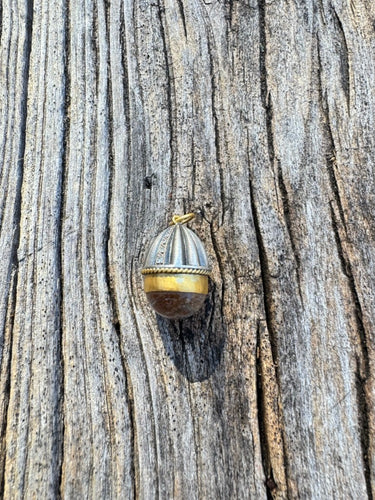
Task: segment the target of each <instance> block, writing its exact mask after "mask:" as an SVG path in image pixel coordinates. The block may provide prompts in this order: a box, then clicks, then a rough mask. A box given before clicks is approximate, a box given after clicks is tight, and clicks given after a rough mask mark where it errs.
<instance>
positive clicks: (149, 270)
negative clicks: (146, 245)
mask: <svg viewBox="0 0 375 500" xmlns="http://www.w3.org/2000/svg"><path fill="white" fill-rule="evenodd" d="M141 273H142V274H158V273H159V274H163V273H172V274H201V275H203V276H209V275H210V274H211V272H210V270H209V269H197V268H194V267H191V268H189V267H146V268H145V269H142V271H141Z"/></svg>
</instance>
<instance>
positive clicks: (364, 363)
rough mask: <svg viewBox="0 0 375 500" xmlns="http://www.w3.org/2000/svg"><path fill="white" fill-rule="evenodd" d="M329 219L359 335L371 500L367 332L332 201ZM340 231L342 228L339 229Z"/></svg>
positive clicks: (363, 442) (359, 405) (360, 401)
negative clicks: (346, 280) (346, 281)
mask: <svg viewBox="0 0 375 500" xmlns="http://www.w3.org/2000/svg"><path fill="white" fill-rule="evenodd" d="M330 208H331V220H332V227H333V233H334V236H335V242H336V247H337V251H338V256H339V259H340V262H341V269H342V271H343V273H344V275H345V276H346V277H347V279H348V285H349V290H350V293H351V296H352V302H353V304H354V312H355V319H356V325H357V332H358V336H359V343H360V346H361V359H359V357H357V370H356V389H357V410H358V419H359V424H360V441H361V448H362V460H363V465H364V475H365V482H366V489H367V494H368V498H369V499H371V500H372V498H373V495H372V487H371V463H370V456H369V455H370V435H369V432H370V429H369V407H368V406H369V405H368V401H367V383H368V380H369V378H370V376H371V370H370V355H369V352H368V345H367V333H366V329H365V326H364V324H363V314H362V307H361V303H360V300H359V296H358V291H357V288H356V284H355V279H354V275H353V270H352V265H351V262H350V259H349V258H348V256H347V253H346V251H345V249H344V245H343V243H342V240H341V237H340V226H339V223H338V219H337V216H336V213H335V210H334V204H333V202H331V203H330ZM341 232H342V230H341Z"/></svg>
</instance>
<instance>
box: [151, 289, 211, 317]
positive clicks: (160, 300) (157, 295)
mask: <svg viewBox="0 0 375 500" xmlns="http://www.w3.org/2000/svg"><path fill="white" fill-rule="evenodd" d="M146 296H147V299H148V301H149V302H150V305H151V307H152V308H153V309H154V310H155V311H156V312H157V313H158V314H160V315H161V316H164V317H165V318H169V319H182V318H187V317H189V316H192V315H193V314H195V313H196V312H197V311H198V310H199V309H200V308H201V307H202V305H203V303H204V301H205V299H206V297H207V295H206V294H203V293H191V292H148V293H146Z"/></svg>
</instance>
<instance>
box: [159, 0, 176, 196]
mask: <svg viewBox="0 0 375 500" xmlns="http://www.w3.org/2000/svg"><path fill="white" fill-rule="evenodd" d="M161 2H162V0H157V4H156V7H157V14H158V18H159V24H160V33H161V39H162V45H163V54H164V62H165V71H166V77H167V103H168V125H169V149H170V152H171V159H170V164H169V170H170V171H169V174H170V179H171V192H172V193H173V192H174V191H175V188H176V186H175V182H176V179H175V175H174V171H175V167H176V164H177V155H176V151H175V144H176V143H177V140H176V132H175V126H174V122H175V121H176V120H175V118H176V117H175V110H174V106H173V99H172V96H173V95H175V89H174V83H173V64H172V61H171V54H170V51H169V48H168V43H167V35H166V31H165V24H166V20H165V7H164V6H163V5H162V3H161Z"/></svg>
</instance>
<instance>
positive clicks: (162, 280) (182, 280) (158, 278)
mask: <svg viewBox="0 0 375 500" xmlns="http://www.w3.org/2000/svg"><path fill="white" fill-rule="evenodd" d="M144 290H145V292H146V293H147V292H190V293H202V294H205V295H207V293H208V278H207V276H202V275H199V274H147V275H145V276H144Z"/></svg>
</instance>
